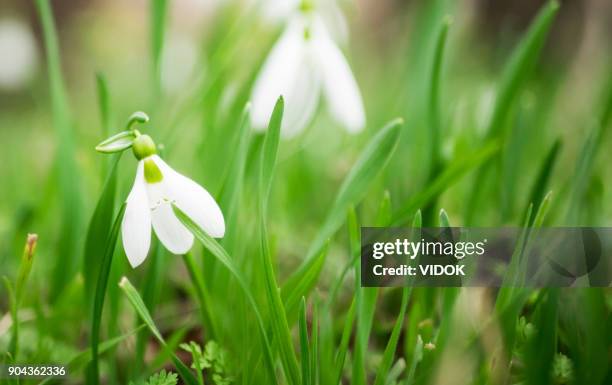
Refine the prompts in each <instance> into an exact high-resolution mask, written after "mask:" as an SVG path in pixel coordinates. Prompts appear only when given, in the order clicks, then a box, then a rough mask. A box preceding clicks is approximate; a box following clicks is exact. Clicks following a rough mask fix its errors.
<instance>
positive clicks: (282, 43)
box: [251, 17, 320, 136]
mask: <svg viewBox="0 0 612 385" xmlns="http://www.w3.org/2000/svg"><path fill="white" fill-rule="evenodd" d="M304 27H305V24H304V21H303V20H302V18H301V17H295V18H293V19H292V20H291V21H290V22H289V24H288V26H287V29H286V30H285V32H284V33H283V35H282V36H281V38H280V39H279V41H278V42H277V43H276V44H275V46H274V47H273V48H272V51H271V52H270V55H269V56H268V58H267V59H266V61H265V63H264V65H263V67H262V69H261V72H260V73H259V75H258V77H257V81H256V82H255V86H254V88H253V94H252V97H251V99H252V100H251V101H252V110H251V120H252V124H253V128H254V129H255V130H258V131H263V130H265V129H266V128H267V125H268V121H269V119H270V116H271V114H272V110H273V109H274V104H275V103H276V100H277V99H278V97H279V96H281V95H282V96H283V97H284V98H285V113H284V118H283V126H282V133H283V135H284V136H291V135H294V134H296V133H298V132H300V131H301V130H302V129H303V128H304V127H305V126H306V125H307V124H308V123H309V122H310V120H311V119H312V116H313V114H314V112H315V109H316V107H317V104H318V100H319V92H320V80H319V76H318V71H317V70H316V68H315V63H314V61H313V60H312V55H311V51H310V48H311V47H310V44H309V42H307V41H306V39H305V38H304Z"/></svg>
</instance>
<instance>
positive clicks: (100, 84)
mask: <svg viewBox="0 0 612 385" xmlns="http://www.w3.org/2000/svg"><path fill="white" fill-rule="evenodd" d="M96 89H97V91H98V104H99V105H100V120H101V121H102V137H103V138H108V136H109V135H110V133H111V120H112V117H111V108H110V96H109V92H108V82H107V81H106V77H105V76H104V74H102V73H97V74H96Z"/></svg>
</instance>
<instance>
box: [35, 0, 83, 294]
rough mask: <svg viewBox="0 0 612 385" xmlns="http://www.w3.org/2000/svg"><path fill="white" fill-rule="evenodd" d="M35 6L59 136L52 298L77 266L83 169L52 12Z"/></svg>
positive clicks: (42, 0) (45, 1)
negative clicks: (57, 228) (76, 152)
mask: <svg viewBox="0 0 612 385" xmlns="http://www.w3.org/2000/svg"><path fill="white" fill-rule="evenodd" d="M36 8H37V10H38V14H39V17H40V21H41V23H42V32H43V40H44V45H45V52H46V56H47V69H48V76H49V87H50V91H51V107H52V113H53V127H54V129H55V137H56V140H57V152H56V163H57V171H58V174H57V176H58V184H59V191H60V196H61V197H60V199H61V202H63V205H62V209H61V212H62V215H61V218H62V224H61V229H60V234H61V236H60V240H59V250H58V253H57V256H58V257H57V258H56V260H55V266H54V269H53V277H52V284H51V298H53V299H56V298H57V297H58V296H59V294H60V292H61V291H62V290H63V288H64V287H65V285H66V283H68V282H70V280H71V279H72V277H73V276H74V274H75V273H76V271H77V269H78V266H77V264H78V249H77V243H78V239H79V237H78V236H77V233H78V232H79V231H80V229H81V216H80V212H81V209H80V207H81V197H80V193H79V187H78V186H79V180H78V179H79V175H80V173H79V172H78V171H77V165H76V163H75V156H74V133H73V131H72V122H71V117H70V113H69V110H68V102H67V97H66V91H65V89H64V80H63V77H62V71H61V63H60V53H59V43H58V39H57V34H56V28H55V22H54V19H53V12H52V10H51V5H50V3H49V0H36Z"/></svg>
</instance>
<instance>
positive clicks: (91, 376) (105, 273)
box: [87, 203, 126, 384]
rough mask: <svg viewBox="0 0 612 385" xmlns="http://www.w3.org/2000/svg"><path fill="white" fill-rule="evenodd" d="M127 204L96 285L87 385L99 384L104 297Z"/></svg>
mask: <svg viewBox="0 0 612 385" xmlns="http://www.w3.org/2000/svg"><path fill="white" fill-rule="evenodd" d="M125 207H126V205H125V203H124V204H123V205H122V206H121V208H120V209H119V212H118V213H117V216H116V217H115V222H114V223H113V227H112V228H111V231H110V233H109V235H108V241H107V242H106V248H105V250H104V257H103V259H102V263H101V265H100V274H99V275H98V283H97V285H96V293H95V297H94V306H93V311H92V325H91V364H90V367H89V371H88V376H87V383H88V384H98V383H99V382H100V381H99V367H98V348H99V341H100V324H101V322H102V309H103V308H104V297H105V296H106V287H107V286H108V277H109V275H110V270H111V265H112V262H113V254H114V253H115V244H116V243H117V236H118V235H119V228H120V226H121V220H122V219H123V213H124V212H125Z"/></svg>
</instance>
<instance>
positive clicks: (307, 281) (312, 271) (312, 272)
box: [281, 242, 329, 325]
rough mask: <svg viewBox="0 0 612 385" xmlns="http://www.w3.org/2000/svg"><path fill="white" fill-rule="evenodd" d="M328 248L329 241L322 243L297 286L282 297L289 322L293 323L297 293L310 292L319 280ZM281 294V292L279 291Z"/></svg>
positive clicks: (297, 299) (297, 298)
mask: <svg viewBox="0 0 612 385" xmlns="http://www.w3.org/2000/svg"><path fill="white" fill-rule="evenodd" d="M328 250H329V242H327V243H325V245H323V248H322V249H321V250H320V252H319V254H317V255H316V256H315V258H314V259H313V261H312V263H311V265H310V266H309V269H308V270H306V271H305V272H304V275H303V276H302V277H301V279H300V280H299V281H298V282H297V286H295V288H294V290H293V291H292V292H291V293H289V294H288V295H287V296H285V297H282V298H283V303H284V307H285V312H286V313H287V319H288V320H289V324H290V325H293V324H294V322H295V320H296V319H297V317H296V316H295V314H296V313H295V311H294V310H293V309H294V306H295V304H299V300H300V299H299V297H298V296H299V295H300V294H304V295H305V294H308V293H310V292H311V291H312V290H313V289H314V287H315V286H316V284H317V281H318V280H319V275H320V274H321V270H323V265H324V264H325V259H326V258H327V253H328ZM281 294H282V292H281Z"/></svg>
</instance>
